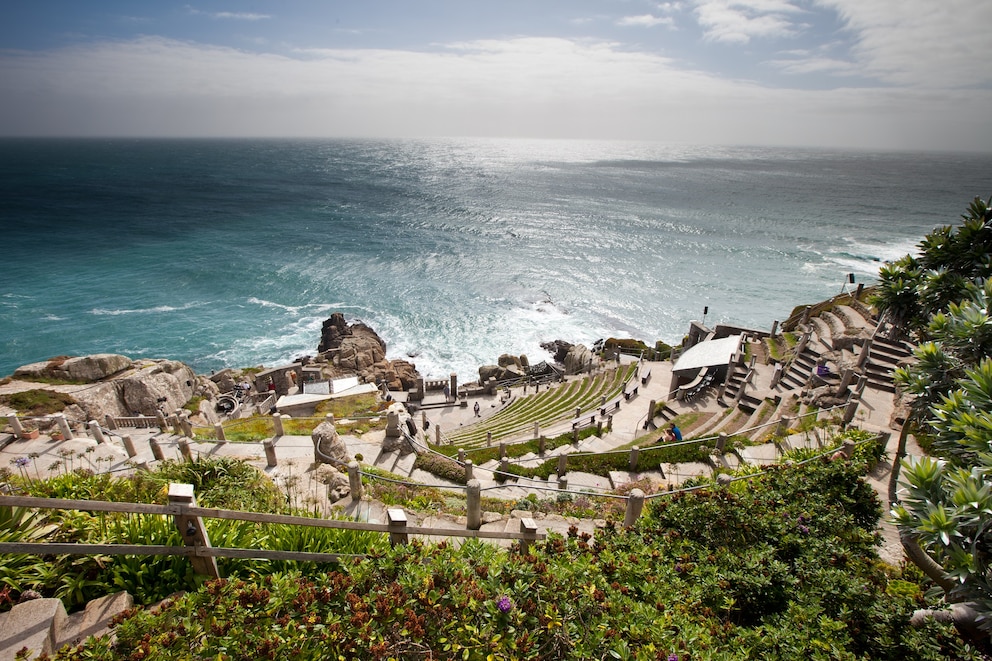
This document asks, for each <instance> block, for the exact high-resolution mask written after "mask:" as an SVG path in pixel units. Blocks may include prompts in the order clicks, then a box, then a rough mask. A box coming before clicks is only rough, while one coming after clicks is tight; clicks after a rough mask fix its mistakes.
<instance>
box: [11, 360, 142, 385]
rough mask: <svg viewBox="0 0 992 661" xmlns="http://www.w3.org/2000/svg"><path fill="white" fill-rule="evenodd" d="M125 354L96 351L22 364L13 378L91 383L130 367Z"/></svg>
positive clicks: (15, 371) (129, 361)
mask: <svg viewBox="0 0 992 661" xmlns="http://www.w3.org/2000/svg"><path fill="white" fill-rule="evenodd" d="M132 365H133V362H132V361H131V359H130V358H128V357H127V356H122V355H120V354H116V353H98V354H93V355H90V356H77V357H74V358H55V359H52V360H49V361H46V362H42V363H32V364H31V365H24V366H22V367H18V368H17V369H16V370H14V378H27V379H30V378H35V379H37V378H48V379H59V380H62V381H82V382H84V383H93V382H94V381H101V380H103V379H105V378H107V377H109V376H113V375H114V374H118V373H120V372H123V371H125V370H128V369H130V368H131V367H132Z"/></svg>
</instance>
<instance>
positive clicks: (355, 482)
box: [348, 461, 362, 503]
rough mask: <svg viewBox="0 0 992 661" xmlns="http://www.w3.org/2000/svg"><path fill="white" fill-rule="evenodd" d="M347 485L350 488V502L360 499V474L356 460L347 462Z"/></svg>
mask: <svg viewBox="0 0 992 661" xmlns="http://www.w3.org/2000/svg"><path fill="white" fill-rule="evenodd" d="M348 486H349V487H350V488H351V502H353V503H357V502H358V501H360V500H361V499H362V476H361V473H360V472H359V470H358V462H357V461H350V462H348Z"/></svg>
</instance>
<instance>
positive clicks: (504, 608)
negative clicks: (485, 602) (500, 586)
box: [496, 595, 513, 613]
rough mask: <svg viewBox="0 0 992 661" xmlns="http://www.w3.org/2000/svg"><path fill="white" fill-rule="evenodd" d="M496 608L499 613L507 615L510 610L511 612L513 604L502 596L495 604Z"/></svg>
mask: <svg viewBox="0 0 992 661" xmlns="http://www.w3.org/2000/svg"><path fill="white" fill-rule="evenodd" d="M496 608H498V609H499V612H500V613H509V612H510V611H511V610H513V602H512V601H510V598H509V597H507V596H506V595H503V596H502V597H500V598H499V600H498V601H497V602H496Z"/></svg>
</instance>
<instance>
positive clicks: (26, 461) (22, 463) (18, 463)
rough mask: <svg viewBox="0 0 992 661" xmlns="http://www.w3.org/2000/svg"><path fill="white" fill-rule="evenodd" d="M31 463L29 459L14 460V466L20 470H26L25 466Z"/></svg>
mask: <svg viewBox="0 0 992 661" xmlns="http://www.w3.org/2000/svg"><path fill="white" fill-rule="evenodd" d="M30 463H31V460H30V459H28V458H27V457H19V458H17V459H15V460H14V465H15V466H17V467H18V468H24V467H25V466H27V465H28V464H30Z"/></svg>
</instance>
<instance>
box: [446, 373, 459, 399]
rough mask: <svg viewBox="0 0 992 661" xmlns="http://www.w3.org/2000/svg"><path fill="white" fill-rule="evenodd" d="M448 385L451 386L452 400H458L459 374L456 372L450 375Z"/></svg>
mask: <svg viewBox="0 0 992 661" xmlns="http://www.w3.org/2000/svg"><path fill="white" fill-rule="evenodd" d="M448 387H450V388H451V401H453V402H457V401H458V375H457V374H455V373H454V372H452V373H451V375H450V376H449V377H448Z"/></svg>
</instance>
